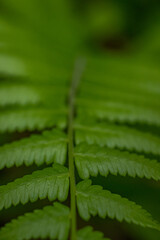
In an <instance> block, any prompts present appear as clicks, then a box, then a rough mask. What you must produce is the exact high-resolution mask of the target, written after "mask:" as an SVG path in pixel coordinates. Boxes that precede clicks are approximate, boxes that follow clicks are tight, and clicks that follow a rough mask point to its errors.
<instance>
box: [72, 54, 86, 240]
mask: <svg viewBox="0 0 160 240" xmlns="http://www.w3.org/2000/svg"><path fill="white" fill-rule="evenodd" d="M84 67H85V60H84V59H80V58H79V59H77V60H76V62H75V67H74V71H73V76H72V83H71V87H70V92H69V99H68V104H69V114H68V161H69V174H70V199H71V238H70V239H71V240H76V239H77V233H76V231H77V222H76V218H77V216H76V180H75V169H74V138H73V133H74V129H73V120H74V114H75V96H76V90H77V87H78V84H79V81H80V79H81V76H82V73H83V71H84Z"/></svg>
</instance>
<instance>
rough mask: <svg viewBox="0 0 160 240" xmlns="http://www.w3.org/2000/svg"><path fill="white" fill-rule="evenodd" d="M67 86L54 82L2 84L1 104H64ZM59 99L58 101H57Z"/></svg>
mask: <svg viewBox="0 0 160 240" xmlns="http://www.w3.org/2000/svg"><path fill="white" fill-rule="evenodd" d="M67 90H68V89H67V87H65V86H63V85H62V86H58V84H57V83H56V82H55V83H54V82H53V83H52V84H45V85H44V84H40V85H39V86H37V85H36V84H34V83H32V84H31V83H30V84H29V83H28V82H22V83H19V82H17V83H10V82H6V83H5V84H4V83H3V84H0V106H2V107H5V106H10V105H20V106H25V105H28V104H30V105H38V104H41V105H42V104H45V105H50V106H52V108H53V105H55V108H56V107H57V106H58V105H59V106H60V107H61V106H62V105H63V104H64V102H65V98H66V94H67ZM57 99H58V102H57Z"/></svg>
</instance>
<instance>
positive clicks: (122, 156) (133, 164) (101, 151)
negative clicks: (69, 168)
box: [74, 144, 160, 180]
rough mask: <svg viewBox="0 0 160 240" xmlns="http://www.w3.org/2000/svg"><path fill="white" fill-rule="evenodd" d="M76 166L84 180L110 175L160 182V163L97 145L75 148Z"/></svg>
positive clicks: (84, 145)
mask: <svg viewBox="0 0 160 240" xmlns="http://www.w3.org/2000/svg"><path fill="white" fill-rule="evenodd" d="M74 155H75V164H76V167H77V170H78V173H79V175H80V177H81V178H82V179H86V178H89V177H90V176H94V177H95V176H97V175H98V173H100V174H101V175H102V176H107V175H108V173H111V174H114V175H117V173H119V174H120V175H122V176H126V174H128V175H129V176H131V177H135V176H136V175H137V176H138V177H141V178H142V177H146V178H148V179H150V178H153V179H154V180H160V163H158V162H157V161H156V160H150V159H147V158H145V157H144V156H139V155H137V154H131V153H129V152H121V151H119V150H116V149H109V148H106V147H103V148H102V147H99V146H97V145H87V144H80V145H78V146H77V147H76V148H75V154H74Z"/></svg>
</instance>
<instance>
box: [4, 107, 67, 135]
mask: <svg viewBox="0 0 160 240" xmlns="http://www.w3.org/2000/svg"><path fill="white" fill-rule="evenodd" d="M65 115H66V110H65V109H57V110H56V109H54V110H53V109H50V108H49V109H46V108H27V109H24V108H23V109H16V110H9V111H4V112H1V113H0V132H2V133H3V132H7V131H8V132H14V131H19V132H22V131H24V130H30V131H32V130H43V129H44V128H47V127H53V126H58V127H60V128H64V127H65V126H66V116H65Z"/></svg>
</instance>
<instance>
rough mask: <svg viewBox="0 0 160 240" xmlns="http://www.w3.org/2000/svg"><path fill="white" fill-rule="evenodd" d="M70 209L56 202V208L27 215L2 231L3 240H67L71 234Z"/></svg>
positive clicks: (52, 207) (15, 220)
mask: <svg viewBox="0 0 160 240" xmlns="http://www.w3.org/2000/svg"><path fill="white" fill-rule="evenodd" d="M69 225H70V221H69V209H68V207H66V206H64V205H62V204H60V203H58V202H55V203H54V206H47V207H44V208H43V209H42V210H35V211H34V212H33V213H26V214H25V215H24V216H20V217H18V218H17V219H14V220H12V221H11V222H10V223H8V224H6V225H5V226H4V227H3V228H1V230H0V239H1V240H13V239H14V240H29V239H32V238H34V239H37V238H42V239H44V238H50V239H58V240H65V239H67V238H68V233H69Z"/></svg>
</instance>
